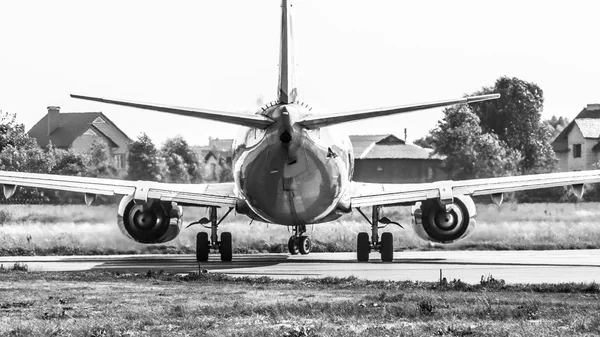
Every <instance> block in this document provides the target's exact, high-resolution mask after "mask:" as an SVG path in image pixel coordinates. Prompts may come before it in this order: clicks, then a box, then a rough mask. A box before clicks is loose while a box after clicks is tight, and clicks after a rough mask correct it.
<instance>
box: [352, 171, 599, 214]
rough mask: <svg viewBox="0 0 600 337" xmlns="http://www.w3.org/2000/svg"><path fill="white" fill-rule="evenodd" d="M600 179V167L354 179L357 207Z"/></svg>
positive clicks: (527, 188) (585, 182)
mask: <svg viewBox="0 0 600 337" xmlns="http://www.w3.org/2000/svg"><path fill="white" fill-rule="evenodd" d="M592 183H600V170H593V171H579V172H561V173H547V174H534V175H524V176H514V177H499V178H488V179H472V180H460V181H439V182H435V183H423V184H376V183H358V182H353V183H352V187H351V205H352V206H353V207H364V206H375V205H394V204H403V203H415V202H418V201H423V200H427V199H434V198H440V197H442V194H443V193H444V191H447V190H451V191H452V195H470V196H479V195H491V194H498V193H507V192H516V191H525V190H533V189H540V188H550V187H559V186H568V185H581V184H592Z"/></svg>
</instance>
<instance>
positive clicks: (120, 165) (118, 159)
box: [115, 154, 125, 169]
mask: <svg viewBox="0 0 600 337" xmlns="http://www.w3.org/2000/svg"><path fill="white" fill-rule="evenodd" d="M124 164H125V163H124V162H123V155H122V154H116V155H115V166H116V167H117V168H120V169H122V168H125V165H124Z"/></svg>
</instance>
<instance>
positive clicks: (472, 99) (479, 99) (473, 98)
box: [467, 94, 500, 103]
mask: <svg viewBox="0 0 600 337" xmlns="http://www.w3.org/2000/svg"><path fill="white" fill-rule="evenodd" d="M498 98H500V94H488V95H479V96H471V97H467V103H476V102H483V101H489V100H492V99H498Z"/></svg>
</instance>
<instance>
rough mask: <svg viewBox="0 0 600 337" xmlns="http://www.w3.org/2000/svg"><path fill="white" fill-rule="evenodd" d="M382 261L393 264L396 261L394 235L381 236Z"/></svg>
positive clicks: (384, 234)
mask: <svg viewBox="0 0 600 337" xmlns="http://www.w3.org/2000/svg"><path fill="white" fill-rule="evenodd" d="M380 252H381V261H383V262H392V261H393V260H394V235H393V234H392V233H383V234H381V248H380Z"/></svg>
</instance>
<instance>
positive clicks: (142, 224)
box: [117, 195, 183, 243]
mask: <svg viewBox="0 0 600 337" xmlns="http://www.w3.org/2000/svg"><path fill="white" fill-rule="evenodd" d="M133 199H134V198H133V195H129V196H125V197H123V199H121V203H120V204H119V211H118V214H117V221H118V223H119V229H120V230H121V232H123V234H124V235H125V236H126V237H128V238H130V239H131V240H133V241H136V242H140V243H163V242H167V241H171V240H173V239H175V238H176V237H177V235H179V232H180V231H181V225H182V223H183V220H182V217H183V208H182V207H181V206H178V205H177V203H174V202H164V201H159V200H148V201H146V202H145V203H143V204H136V203H135V201H134V200H133Z"/></svg>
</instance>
